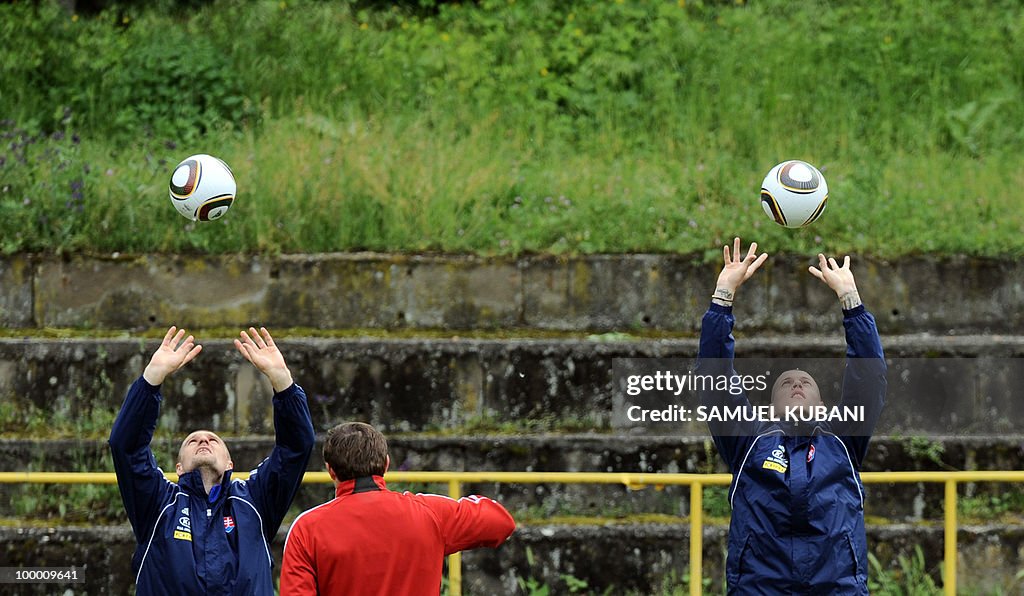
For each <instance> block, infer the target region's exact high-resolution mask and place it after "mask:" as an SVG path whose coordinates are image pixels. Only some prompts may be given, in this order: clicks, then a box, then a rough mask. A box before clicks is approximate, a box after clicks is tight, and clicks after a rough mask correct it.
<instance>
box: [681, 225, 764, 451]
mask: <svg viewBox="0 0 1024 596" xmlns="http://www.w3.org/2000/svg"><path fill="white" fill-rule="evenodd" d="M740 254H741V253H740V239H739V238H736V239H735V240H734V241H733V250H732V251H730V250H729V246H728V245H727V246H725V247H724V248H723V250H722V256H723V260H724V265H723V267H722V271H721V272H720V273H719V274H718V280H717V282H716V285H715V292H714V294H713V295H712V297H711V305H710V306H709V307H708V310H707V312H706V313H704V318H703V320H702V321H701V330H700V347H699V350H698V353H697V371H696V373H697V374H701V375H713V376H715V377H717V376H718V375H727V376H728V377H729V378H732V376H733V375H734V374H736V372H735V370H734V369H733V357H734V348H735V339H734V338H733V336H732V328H733V325H734V324H735V322H736V319H735V318H734V317H733V315H732V304H733V301H734V300H735V298H736V292H737V290H738V289H739V287H740V286H741V285H743V283H744V282H745V281H747V280H748V279H750V278H751V276H753V274H754V272H756V271H757V270H758V269H759V268H760V267H761V265H762V264H764V262H765V261H766V260H767V259H768V254H767V253H764V254H762V255H760V256H758V255H757V243H756V242H754V243H751V245H750V248H749V249H748V250H747V254H746V256H744V257H742V258H741V257H740ZM700 397H701V405H704V406H714V407H719V408H721V407H736V406H740V407H745V406H749V405H750V402H749V400H748V399H747V395H746V393H745V392H737V393H735V394H734V393H731V392H729V391H702V392H701V394H700ZM708 427H709V428H710V430H711V434H712V436H713V437H714V440H715V445H717V446H718V451H719V453H720V454H721V456H722V458H723V459H724V460H725V462H726V463H727V464H728V465H729V468H730V469H733V470H734V469H736V468H737V467H738V466H739V463H740V462H739V458H740V457H742V455H743V452H745V446H746V445H747V442H748V441H749V440H750V437H751V436H753V435H754V434H756V425H754V424H753V423H741V422H718V421H715V422H709V423H708Z"/></svg>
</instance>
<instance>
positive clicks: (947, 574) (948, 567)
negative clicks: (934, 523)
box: [942, 480, 956, 596]
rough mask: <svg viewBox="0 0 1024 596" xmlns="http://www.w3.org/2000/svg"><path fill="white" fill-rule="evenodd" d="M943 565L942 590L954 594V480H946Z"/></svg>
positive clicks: (944, 592) (950, 594) (949, 594)
mask: <svg viewBox="0 0 1024 596" xmlns="http://www.w3.org/2000/svg"><path fill="white" fill-rule="evenodd" d="M943 507H944V508H945V509H946V511H945V514H946V527H945V530H944V533H945V536H944V538H945V547H946V549H945V550H946V552H945V557H944V558H945V565H944V567H945V568H944V569H943V572H944V573H943V578H942V592H943V594H945V595H946V596H955V595H956V480H947V481H946V499H945V502H944V503H943Z"/></svg>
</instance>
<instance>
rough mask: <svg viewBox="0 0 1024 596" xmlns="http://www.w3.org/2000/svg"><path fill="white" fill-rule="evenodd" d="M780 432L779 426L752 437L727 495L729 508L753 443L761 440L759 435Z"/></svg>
mask: <svg viewBox="0 0 1024 596" xmlns="http://www.w3.org/2000/svg"><path fill="white" fill-rule="evenodd" d="M781 432H782V429H781V428H777V429H775V430H770V431H768V432H766V433H761V434H759V435H757V437H755V438H754V442H753V443H751V444H750V447H748V448H747V453H746V455H744V456H743V463H741V464H740V467H739V469H737V470H736V481H735V482H733V483H732V494H731V495H729V508H730V509H731V508H732V501H733V499H734V498H736V491H737V490H739V488H740V478H741V477H742V476H743V467H744V466H746V465H747V458H748V457H750V452H751V451H753V450H754V445H757V442H758V441H759V440H761V437H764V436H768V435H771V434H775V433H781ZM783 434H784V433H783Z"/></svg>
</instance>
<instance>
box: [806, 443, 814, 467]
mask: <svg viewBox="0 0 1024 596" xmlns="http://www.w3.org/2000/svg"><path fill="white" fill-rule="evenodd" d="M813 459H814V445H809V446H808V447H807V463H811V460H813Z"/></svg>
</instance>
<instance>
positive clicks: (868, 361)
mask: <svg viewBox="0 0 1024 596" xmlns="http://www.w3.org/2000/svg"><path fill="white" fill-rule="evenodd" d="M818 264H819V266H820V268H818V267H809V270H810V272H811V274H812V275H814V276H815V277H817V278H818V279H820V280H822V281H823V282H825V284H826V285H828V287H829V288H831V289H832V290H833V291H835V293H836V296H838V297H839V302H840V304H841V305H842V307H843V327H844V328H845V329H846V369H845V371H844V373H843V394H842V401H841V402H840V404H839V405H840V406H864V420H863V422H848V423H844V424H841V425H837V427H836V428H835V430H836V431H837V433H836V434H838V435H840V436H842V437H843V440H844V441H846V442H847V444H848V445H849V446H850V447H851V451H852V453H851V455H852V456H853V457H855V458H856V460H857V461H856V463H857V465H858V466H859V465H860V462H861V461H863V459H864V457H865V455H866V454H867V449H868V442H869V440H870V439H871V435H872V433H874V430H875V425H876V424H877V423H878V418H879V416H880V415H881V413H882V408H883V407H884V405H885V393H886V387H887V381H886V364H885V354H884V353H883V351H882V339H881V337H880V336H879V334H878V327H877V325H876V324H875V318H874V317H873V316H871V313H870V312H868V311H867V309H866V308H865V307H864V304H863V303H862V302H861V298H860V294H859V293H858V292H857V283H856V281H855V280H854V277H853V271H852V270H851V269H850V257H849V256H847V257H846V258H844V259H843V264H842V266H840V265H839V264H838V263H837V262H836V260H835V259H834V258H829V259H826V258H825V255H823V254H819V255H818Z"/></svg>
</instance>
